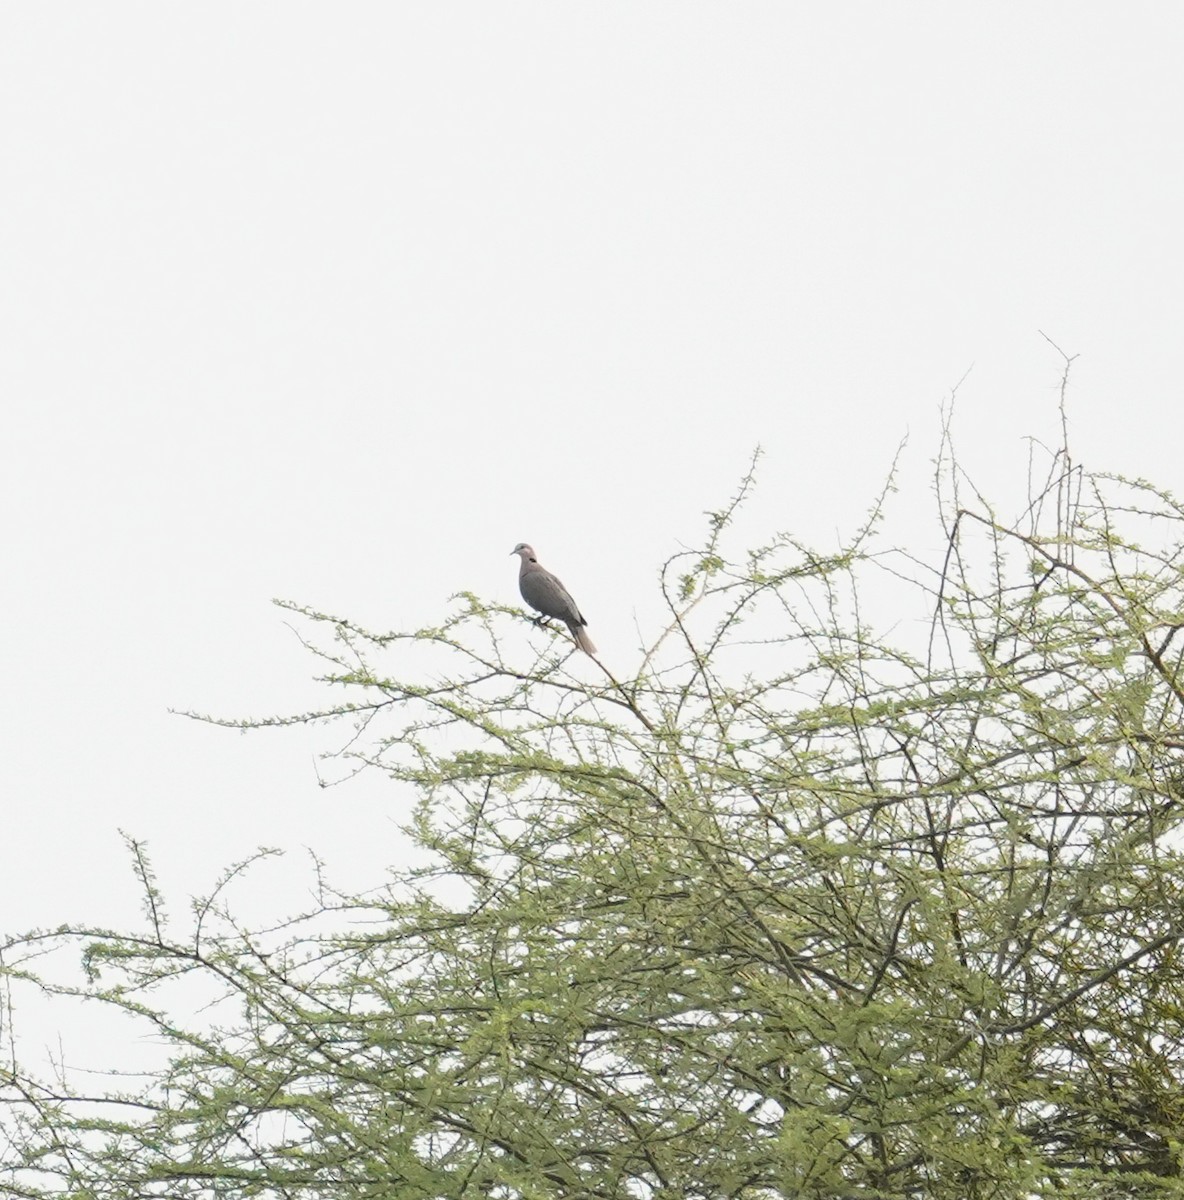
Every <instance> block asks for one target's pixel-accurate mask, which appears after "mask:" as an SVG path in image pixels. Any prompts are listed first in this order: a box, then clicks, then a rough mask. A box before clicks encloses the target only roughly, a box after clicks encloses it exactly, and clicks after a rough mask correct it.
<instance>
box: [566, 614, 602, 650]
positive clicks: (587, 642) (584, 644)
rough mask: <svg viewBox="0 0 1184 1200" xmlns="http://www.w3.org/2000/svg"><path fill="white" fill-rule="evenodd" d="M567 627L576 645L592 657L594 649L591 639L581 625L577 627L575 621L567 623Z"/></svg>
mask: <svg viewBox="0 0 1184 1200" xmlns="http://www.w3.org/2000/svg"><path fill="white" fill-rule="evenodd" d="M567 627H568V629H570V630H571V636H572V637H574V638H575V639H576V645H577V646H579V648H580V649H581V650H583V652H584V653H585V654H587V655H589V656H592V655H594V654H595V653H596V647H595V646H594V645H593V644H592V639H591V638H590V637H589V636H588V631H587V630H586V629H585V628H584V627H583V625H577V624H576V623H575V621H568V623H567Z"/></svg>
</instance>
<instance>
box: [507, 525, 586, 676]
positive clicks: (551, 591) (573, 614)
mask: <svg viewBox="0 0 1184 1200" xmlns="http://www.w3.org/2000/svg"><path fill="white" fill-rule="evenodd" d="M510 553H511V554H517V555H518V557H519V559H521V566H520V567H519V570H518V590H519V591H520V592H521V593H522V599H523V600H525V601H526V603H527V604H529V605H530V607H531V608H534V609H537V610H538V611H539V612H541V613H542V614H543V616H544V617H554V618H556V620H559V621H562V622H563V623H564V624H565V625H566V626H567V627H568V629H570V630H571V636H572V637H573V638H575V639H576V645H577V646H579V648H580V649H581V650H583V652H584V653H585V654H587V655H594V654H595V653H596V647H595V646H594V645H593V644H592V639H591V638H590V637H589V636H588V634H587V632H586V630H585V629H584V626H585V625H587V624H588V622H587V621H585V620H584V618H583V616H582V615H581V614H580V610H579V609H578V608H577V607H576V602H575V601H574V600H573V599H572V598H571V593H570V592H569V591H568V590H567V588H565V587H564V586H563V584H562V583H560V582H559V580H558V579H556V578H555V576H554V575H552V574H551V572H550V571H548V570H547V568H546V567H543V566H541V565H540V564H539V560H538V559H537V558H535V556H534V548H533V547H531V546H528V545H527V544H526V543H525V542H519V543H518V545H517V546H515V547H514V549H513V550H511V551H510Z"/></svg>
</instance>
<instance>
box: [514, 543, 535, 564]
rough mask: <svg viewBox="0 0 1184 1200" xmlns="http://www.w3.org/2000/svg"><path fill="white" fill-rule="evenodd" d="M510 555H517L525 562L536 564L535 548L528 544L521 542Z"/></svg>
mask: <svg viewBox="0 0 1184 1200" xmlns="http://www.w3.org/2000/svg"><path fill="white" fill-rule="evenodd" d="M510 553H511V554H517V555H518V557H519V558H521V559H522V560H523V561H524V562H534V547H533V546H530V545H528V544H527V543H526V542H519V543H518V545H517V546H515V547H514V549H513V550H511V551H510Z"/></svg>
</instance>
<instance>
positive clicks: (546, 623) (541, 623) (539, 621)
mask: <svg viewBox="0 0 1184 1200" xmlns="http://www.w3.org/2000/svg"><path fill="white" fill-rule="evenodd" d="M530 620H531V624H532V625H537V626H538V627H539V628H540V629H550V628H551V618H550V617H546V616H543V617H531V619H530Z"/></svg>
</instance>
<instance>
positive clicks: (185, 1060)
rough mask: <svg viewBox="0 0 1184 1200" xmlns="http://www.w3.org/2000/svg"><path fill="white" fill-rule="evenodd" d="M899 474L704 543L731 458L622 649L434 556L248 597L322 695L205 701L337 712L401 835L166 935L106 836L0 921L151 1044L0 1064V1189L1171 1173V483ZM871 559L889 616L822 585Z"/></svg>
mask: <svg viewBox="0 0 1184 1200" xmlns="http://www.w3.org/2000/svg"><path fill="white" fill-rule="evenodd" d="M937 478H938V485H939V486H938V493H939V501H940V512H941V517H942V520H943V522H944V528H945V534H946V551H945V555H944V559H943V560H942V561H940V562H936V563H933V564H928V565H926V564H923V563H920V562H917V561H916V560H915V559H913V558H912V557H911V556H909V555H907V554H904V553H901V552H891V551H882V550H880V549H878V548H877V545H878V543H877V541H876V540H875V536H874V534H875V527H876V525H877V524H878V522H879V520H880V505H879V504H878V503H877V505H875V506H874V507H873V510H872V513H871V517H870V519H869V521H868V522H867V525H866V527H865V528H864V529H863V530H862V531H861V532H860V533H859V534H858V535H857V536H855V537H854V538H853V539H852V540H851V541H850V543H849V544H848V545H846V546H845V547H844V548H843V549H841V550H840V551H839V552H836V553H822V552H819V551H818V550H815V549H811V548H809V547H807V546H805V545H803V544H801V543H799V542H798V541H796V540H794V539H792V538H790V537H787V536H777V537H775V538H773V539H771V540H770V541H768V542H767V543H766V544H765V545H763V546H760V547H758V548H757V549H755V550H752V551H750V552H748V553H742V554H737V553H735V552H734V551H733V550H732V549H731V548H730V546H729V534H730V530H731V527H732V518H733V516H734V514H735V511H736V508H737V505H738V504H739V503H740V502H741V501H742V500H743V498H744V496H745V494H746V493H747V491H748V489H749V486H750V484H751V478H749V479H747V480H746V481H745V483H744V486H743V487H742V488H741V490H740V493H739V494H738V496H737V497H736V498H735V499H734V500H733V501H732V503H731V504H730V505H728V506H727V507H726V508H724V509H723V510H722V511H719V512H717V513H713V514H711V516H710V529H709V531H708V536H707V537H706V539H705V542H704V544H703V545H702V547H700V548H699V549H698V550H696V551H694V552H687V553H684V554H680V555H678V556H676V557H675V558H673V559H672V560H671V561H670V562H668V563H667V564H666V567H665V569H664V570H663V572H662V575H661V588H662V596H663V599H664V601H665V604H666V608H667V611H668V614H669V620H668V624H667V625H666V627H665V628H664V629H662V630H661V631H659V632H658V633H657V635H656V636H655V637H654V638H653V640H652V643H651V644H650V645H649V647H648V648H647V650H646V651H645V653H644V655H643V656H642V658H641V660H640V662H639V664H638V666H637V669H636V671H635V673H634V674H633V675H631V676H630V677H629V678H627V679H624V680H618V679H616V678H614V677H613V675H612V674H610V672H609V671H608V670H607V669H606V668H604V667H601V666H600V665H599V664H596V665H595V666H594V665H593V664H591V663H589V661H588V660H587V659H585V658H583V657H582V656H579V655H578V652H575V651H574V650H573V648H572V646H571V644H570V642H569V641H568V640H566V639H565V638H564V637H563V636H562V634H561V633H555V632H548V631H545V630H539V631H530V634H529V640H528V641H524V640H523V638H522V636H521V631H522V628H523V626H522V614H521V612H520V611H518V610H515V609H508V608H502V607H499V606H496V605H490V604H487V603H485V602H483V601H481V600H480V599H478V598H477V597H475V596H471V595H466V596H462V597H460V598H458V600H457V602H456V604H455V607H454V609H453V611H452V613H451V615H450V616H449V617H448V619H447V620H446V621H445V622H444V623H443V624H442V625H440V626H437V627H433V628H426V629H420V630H417V631H415V632H412V633H374V632H370V631H367V630H366V629H363V628H360V627H359V626H358V625H356V624H354V623H352V622H351V621H349V620H346V619H343V618H340V617H335V616H330V615H328V614H325V613H321V612H317V611H312V610H310V609H307V608H303V607H300V606H296V605H284V607H285V608H287V609H289V610H290V611H291V612H293V613H295V614H298V615H299V616H300V617H301V618H303V619H304V620H305V621H306V622H307V628H308V633H307V637H306V644H307V645H308V646H309V647H310V648H311V649H312V650H313V651H314V653H316V654H317V655H318V656H319V657H320V659H321V660H322V662H323V664H324V665H325V668H326V671H325V674H324V679H325V682H326V684H328V685H331V686H332V687H333V688H335V689H337V691H336V693H335V697H334V701H335V702H334V703H332V704H331V705H328V706H326V707H325V708H323V709H320V710H318V711H316V712H306V713H301V714H297V715H294V716H290V717H285V718H279V719H274V720H267V721H254V722H250V721H249V722H242V723H238V724H246V725H255V726H258V725H270V724H283V723H288V722H301V721H322V720H326V719H329V720H334V721H339V722H342V723H343V724H344V725H345V727H346V729H347V731H348V735H347V738H348V740H347V742H346V745H345V747H344V748H343V749H342V750H341V751H340V753H341V755H342V756H343V757H344V758H345V759H346V760H348V761H349V762H350V764H351V766H356V767H358V768H359V769H366V770H375V771H381V772H384V773H385V774H386V775H387V776H388V777H389V778H390V779H391V780H392V781H395V782H396V783H398V784H400V785H403V787H402V790H400V791H398V792H397V795H399V796H403V795H405V794H408V791H409V792H410V793H411V794H413V795H414V797H415V800H416V803H415V807H414V812H413V815H412V817H411V819H410V820H409V822H408V824H407V827H406V828H407V833H408V836H409V837H410V838H411V839H412V840H413V841H414V844H415V846H416V847H417V848H418V851H419V855H420V857H419V860H418V861H417V864H416V865H415V866H413V867H404V868H400V869H399V870H397V871H396V872H395V873H394V876H393V880H392V883H391V886H390V887H389V889H388V890H387V891H386V892H385V893H384V894H382V895H380V896H373V895H371V896H368V897H355V896H351V895H349V894H345V893H340V892H331V891H329V890H328V889H327V887H326V888H325V890H323V891H322V897H323V903H322V904H321V905H320V906H319V907H318V908H317V909H316V911H315V912H312V913H310V914H306V915H304V916H300V917H296V918H292V919H291V920H290V921H288V922H286V923H285V924H283V925H281V926H279V927H278V928H276V929H272V930H269V931H263V932H259V931H255V932H252V931H250V930H247V929H244V928H242V927H241V926H240V925H239V923H238V922H236V920H235V919H234V916H233V913H232V912H230V911H228V909H227V907H226V905H225V903H224V902H223V899H222V892H221V891H220V890H219V891H216V892H215V893H214V895H212V896H211V897H209V898H208V899H206V900H204V901H202V902H201V903H199V904H197V905H196V906H195V913H194V918H193V920H192V922H190V923H189V924H188V926H187V927H186V928H185V929H183V930H181V931H177V930H175V929H174V928H173V927H172V926H169V925H167V924H166V923H165V921H164V920H163V918H162V916H161V911H162V902H161V895H160V889H159V888H158V886H157V884H156V882H155V881H154V880H153V878H152V874H151V870H150V868H149V866H148V863H147V861H146V860H145V859H144V857H143V852H142V848H141V847H138V846H133V852H134V856H135V858H134V861H135V864H136V870H137V872H138V874H139V877H140V880H141V882H142V886H143V891H144V896H145V914H146V916H145V923H144V925H143V927H142V928H141V929H139V930H135V931H116V930H98V929H86V928H78V929H67V930H59V931H55V932H54V933H52V934H41V935H37V934H34V935H26V936H24V937H21V938H13V939H11V940H10V941H9V942H8V944H7V945H6V947H5V950H4V964H5V969H6V971H7V972H8V975H9V978H10V985H9V986H10V989H19V988H20V987H22V986H30V985H31V984H33V983H34V982H35V983H36V984H37V986H40V987H42V988H43V989H48V990H52V991H54V992H56V993H66V994H71V995H76V996H80V997H86V998H88V999H89V1000H90V1001H91V1002H92V1003H94V1002H97V1003H98V1004H100V1005H104V1006H109V1007H113V1008H115V1009H118V1010H120V1011H123V1012H127V1013H130V1014H132V1015H133V1016H134V1017H135V1019H136V1020H138V1021H141V1022H144V1023H146V1024H147V1025H148V1026H149V1027H151V1028H152V1029H154V1030H155V1031H156V1032H157V1034H158V1035H159V1036H161V1037H162V1038H163V1040H164V1042H165V1044H166V1046H167V1047H168V1055H167V1062H165V1063H164V1064H162V1066H161V1068H160V1070H159V1072H158V1073H156V1074H155V1075H154V1076H152V1077H151V1078H149V1079H148V1080H147V1081H146V1082H144V1083H142V1084H140V1085H137V1086H135V1087H131V1086H128V1085H126V1084H125V1085H123V1086H120V1085H119V1082H118V1080H115V1079H113V1080H112V1082H111V1085H110V1086H109V1087H106V1088H104V1089H101V1090H100V1091H99V1092H97V1093H96V1092H94V1091H93V1090H92V1091H91V1092H90V1093H85V1092H83V1091H82V1090H80V1088H79V1086H78V1085H77V1084H76V1083H75V1084H73V1085H71V1083H70V1081H69V1079H68V1078H66V1077H63V1078H61V1079H58V1080H45V1079H38V1078H34V1077H32V1075H31V1074H30V1073H28V1072H26V1071H24V1070H22V1068H21V1067H20V1065H19V1063H17V1062H16V1061H15V1060H14V1061H13V1062H12V1063H11V1064H10V1066H9V1067H8V1068H7V1070H6V1071H5V1072H4V1074H3V1075H2V1076H0V1086H2V1087H3V1096H4V1098H5V1100H6V1101H7V1117H6V1122H5V1124H4V1129H5V1131H6V1134H7V1139H8V1140H7V1145H6V1146H5V1147H4V1150H3V1153H2V1154H0V1165H2V1166H3V1170H4V1172H5V1174H4V1175H3V1176H2V1178H3V1179H4V1183H3V1184H0V1188H3V1187H6V1188H7V1189H9V1194H12V1195H14V1196H29V1197H33V1196H36V1197H41V1196H51V1195H52V1196H66V1195H68V1196H77V1197H93V1198H95V1200H99V1198H101V1200H116V1198H125V1197H145V1196H162V1197H234V1198H238V1197H244V1198H245V1197H253V1196H262V1197H284V1198H289V1200H296V1198H300V1200H304V1198H313V1197H325V1198H329V1197H332V1198H335V1200H337V1198H343V1200H388V1198H394V1197H399V1198H400V1200H401V1198H403V1197H412V1198H413V1197H422V1198H424V1200H427V1198H435V1197H449V1198H452V1197H455V1198H461V1197H483V1196H490V1197H506V1198H508V1200H518V1198H523V1200H525V1198H535V1197H587V1198H589V1200H592V1198H596V1200H609V1198H613V1200H616V1198H626V1197H641V1198H648V1197H652V1198H655V1200H658V1198H672V1197H704V1198H708V1197H710V1198H713V1200H714V1198H717V1197H746V1198H752V1200H756V1198H764V1197H770V1198H771V1197H781V1196H784V1197H818V1198H822V1197H827V1198H833V1197H919V1196H924V1197H949V1198H951V1200H967V1198H976V1197H984V1198H985V1197H1015V1198H1017V1200H1018V1198H1020V1197H1029V1196H1033V1195H1037V1194H1046V1193H1047V1194H1053V1195H1057V1196H1067V1197H1092V1196H1097V1197H1102V1196H1105V1197H1115V1196H1140V1197H1143V1196H1148V1197H1150V1196H1155V1197H1158V1196H1173V1195H1181V1194H1184V1171H1182V1166H1181V1145H1180V1138H1181V1132H1180V1131H1181V1129H1182V1127H1184V1100H1182V1099H1181V1097H1182V1096H1184V1092H1182V1090H1181V1073H1182V1071H1184V1045H1182V1041H1181V1030H1182V1021H1184V996H1182V987H1184V966H1182V964H1181V961H1180V948H1179V943H1180V939H1181V937H1182V936H1184V906H1182V904H1181V891H1182V890H1184V876H1182V874H1181V861H1180V854H1179V850H1178V842H1179V839H1178V837H1177V835H1176V828H1177V824H1178V821H1179V814H1180V812H1181V803H1182V801H1184V770H1182V766H1181V751H1182V750H1184V731H1182V728H1181V726H1182V718H1181V713H1182V710H1184V675H1182V673H1181V669H1180V667H1181V652H1182V648H1184V638H1181V637H1180V636H1179V631H1180V629H1181V627H1182V626H1184V569H1182V565H1181V531H1182V530H1184V508H1182V507H1181V506H1180V505H1179V504H1177V503H1176V502H1175V501H1174V500H1173V499H1172V498H1171V497H1170V496H1169V495H1168V494H1167V493H1165V492H1163V491H1161V490H1158V489H1156V488H1154V487H1152V486H1150V485H1147V484H1144V483H1132V482H1128V481H1125V480H1123V479H1121V478H1117V477H1113V476H1107V475H1095V474H1087V473H1085V472H1083V471H1081V470H1079V469H1077V468H1075V467H1074V466H1073V464H1072V463H1071V462H1070V460H1069V458H1068V454H1067V452H1066V451H1064V450H1062V451H1061V452H1060V453H1058V454H1057V455H1055V456H1054V457H1053V460H1052V468H1051V471H1050V473H1049V478H1048V482H1047V484H1046V486H1044V487H1043V488H1040V489H1038V490H1037V494H1036V495H1035V496H1033V497H1032V498H1031V501H1030V503H1029V504H1028V505H1027V508H1026V510H1025V511H1024V513H1023V514H1022V516H1021V517H1020V519H1019V520H1016V521H1005V520H1002V519H1000V518H999V517H998V516H997V515H996V514H995V513H994V512H993V511H992V509H991V508H990V506H989V505H987V504H986V503H985V501H983V500H982V499H981V497H978V496H977V495H975V496H973V498H972V499H970V500H964V498H963V495H962V493H963V492H966V491H967V490H968V486H967V484H966V482H965V480H963V479H962V478H961V477H960V475H959V473H958V470H957V468H956V466H955V464H954V463H953V460H952V458H951V457H950V455H949V453H948V446H947V447H946V448H945V449H943V454H942V457H941V460H940V461H939V466H938V476H937ZM884 578H891V579H892V580H893V581H894V589H895V590H894V591H893V593H892V595H893V597H894V598H895V599H894V603H895V602H897V601H898V600H899V597H900V596H911V597H912V601H911V602H912V603H914V604H915V606H916V611H917V612H919V613H921V612H923V613H925V614H927V624H926V626H925V632H924V635H923V636H922V637H921V638H919V639H913V640H914V641H915V642H916V644H915V645H907V644H906V645H901V644H898V641H899V639H897V641H894V639H893V638H891V637H889V636H888V635H886V634H884V633H883V632H881V631H879V630H877V629H876V628H875V627H874V625H873V624H872V623H871V621H870V620H869V619H868V618H867V616H866V615H865V611H866V608H867V600H866V599H865V600H864V607H863V608H861V606H860V594H861V591H860V589H861V588H862V589H863V595H864V596H865V597H866V596H867V594H868V592H869V590H871V591H876V592H878V591H879V589H878V584H877V579H884ZM898 616H899V610H896V611H894V613H893V621H894V622H895V621H896V620H897V618H898ZM906 628H907V627H906ZM527 647H529V649H527ZM242 869H243V870H247V869H250V864H246V865H244V866H243V868H242ZM232 874H233V873H232ZM49 945H53V946H57V947H59V948H60V947H61V946H63V945H65V946H67V947H68V946H71V945H75V946H79V947H80V948H81V949H82V952H83V954H82V957H83V963H84V967H85V977H84V978H82V979H80V980H79V981H76V982H68V981H66V982H63V981H62V980H60V979H58V980H56V981H51V980H50V979H48V978H46V977H45V973H44V971H42V970H41V969H40V964H41V963H42V962H43V961H44V960H43V959H42V958H41V957H40V956H41V955H42V954H43V952H44V950H45V948H46V947H47V946H49ZM179 979H180V980H182V981H197V982H198V983H200V986H201V988H202V989H203V995H204V994H207V993H208V996H209V998H210V999H211V1000H216V1001H220V1003H219V1004H215V1006H214V1007H213V1008H212V1009H208V1010H204V1013H202V1014H199V1013H197V1012H195V1011H194V1006H193V1005H192V1004H190V1005H189V1007H188V1009H187V1008H186V1007H185V1006H184V1005H178V1003H177V1001H176V996H175V995H173V997H172V1000H171V1002H170V1001H169V996H170V995H172V993H170V990H169V989H170V987H171V985H172V984H174V983H175V982H176V981H177V980H179ZM185 994H187V993H185Z"/></svg>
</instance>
